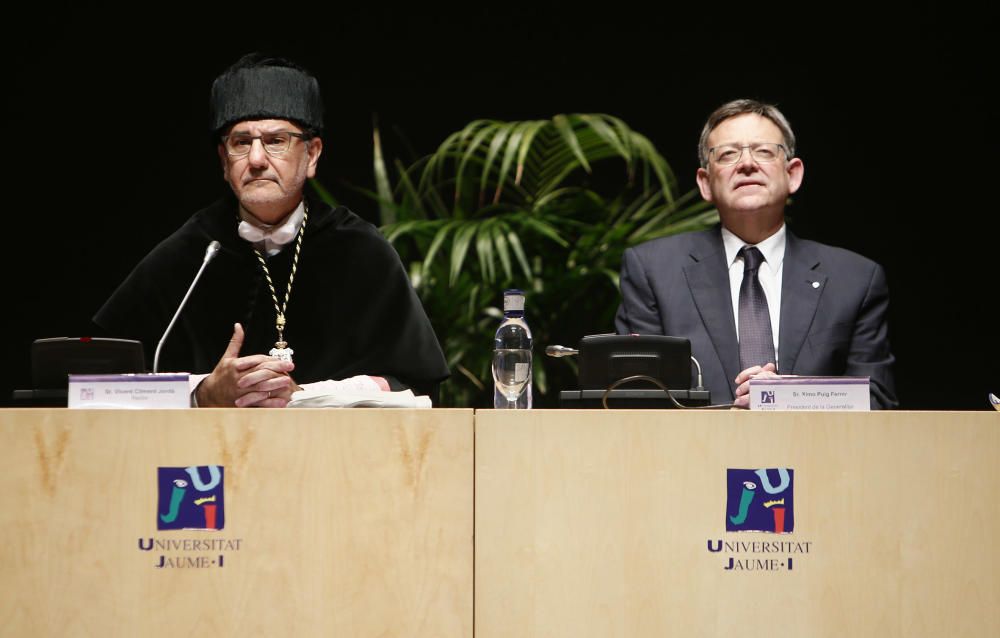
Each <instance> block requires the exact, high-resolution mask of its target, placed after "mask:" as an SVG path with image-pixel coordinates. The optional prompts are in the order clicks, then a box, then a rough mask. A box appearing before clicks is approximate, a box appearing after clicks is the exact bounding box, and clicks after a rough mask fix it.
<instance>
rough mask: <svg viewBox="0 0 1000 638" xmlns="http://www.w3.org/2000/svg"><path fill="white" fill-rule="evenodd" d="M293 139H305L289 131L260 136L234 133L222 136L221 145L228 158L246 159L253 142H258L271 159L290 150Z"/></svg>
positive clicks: (303, 136) (301, 135)
mask: <svg viewBox="0 0 1000 638" xmlns="http://www.w3.org/2000/svg"><path fill="white" fill-rule="evenodd" d="M293 137H297V138H299V139H300V140H304V139H306V136H305V135H303V134H302V133H293V132H291V131H277V132H275V133H264V134H262V135H248V134H246V133H234V134H232V135H223V136H222V144H223V146H225V147H226V153H228V154H229V156H230V157H246V156H247V155H249V154H250V149H251V148H253V141H254V140H260V143H261V146H263V147H264V151H265V152H267V154H268V155H271V156H272V157H273V156H276V155H281V154H282V153H284V152H285V151H287V150H288V149H289V148H291V146H292V138H293Z"/></svg>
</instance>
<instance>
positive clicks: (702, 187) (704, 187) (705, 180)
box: [695, 168, 712, 202]
mask: <svg viewBox="0 0 1000 638" xmlns="http://www.w3.org/2000/svg"><path fill="white" fill-rule="evenodd" d="M695 179H697V181H698V190H699V191H701V198H702V199H704V200H705V201H706V202H710V201H712V189H711V186H710V182H711V177H710V176H709V174H708V171H707V170H705V169H704V168H699V169H698V173H697V174H696V175H695Z"/></svg>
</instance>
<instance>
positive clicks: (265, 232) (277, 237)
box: [236, 202, 306, 257]
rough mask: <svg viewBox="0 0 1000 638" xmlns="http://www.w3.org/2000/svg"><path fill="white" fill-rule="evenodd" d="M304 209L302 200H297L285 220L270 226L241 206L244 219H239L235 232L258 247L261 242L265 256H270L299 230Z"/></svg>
mask: <svg viewBox="0 0 1000 638" xmlns="http://www.w3.org/2000/svg"><path fill="white" fill-rule="evenodd" d="M305 210H306V209H305V204H304V202H299V205H298V206H297V207H296V208H295V210H294V211H292V214H291V215H289V216H288V217H286V218H285V221H283V222H281V223H280V224H275V225H273V226H272V225H268V224H264V223H262V222H261V221H260V220H258V219H257V218H255V217H253V216H252V215H251V214H250V213H248V212H247V211H245V210H243V209H242V208H241V209H240V215H241V216H242V217H243V218H244V219H242V220H240V224H239V226H238V227H237V228H236V232H237V233H239V235H240V237H242V238H243V239H245V240H247V241H248V242H250V243H251V244H253V245H254V246H256V247H257V248H260V247H261V245H262V244H263V248H264V251H265V252H266V253H267V256H268V257H271V256H274V255H277V254H278V253H279V252H281V249H282V247H283V246H285V245H286V244H289V243H291V242H292V240H294V239H295V236H296V235H297V234H298V232H299V226H300V225H302V218H303V217H304V216H305ZM247 217H249V218H251V219H252V220H253V221H252V222H250V221H247V219H246V218H247Z"/></svg>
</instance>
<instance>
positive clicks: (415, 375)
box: [94, 55, 449, 407]
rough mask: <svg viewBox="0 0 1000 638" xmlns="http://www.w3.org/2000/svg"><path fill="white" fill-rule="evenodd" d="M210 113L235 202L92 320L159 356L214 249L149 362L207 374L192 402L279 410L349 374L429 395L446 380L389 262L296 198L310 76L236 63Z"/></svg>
mask: <svg viewBox="0 0 1000 638" xmlns="http://www.w3.org/2000/svg"><path fill="white" fill-rule="evenodd" d="M211 103H212V130H213V131H214V132H215V134H216V135H217V136H218V138H217V139H219V140H220V143H219V145H218V153H219V158H220V161H221V162H222V166H223V174H224V177H225V178H226V180H227V181H228V182H229V185H230V187H231V188H232V191H233V194H234V195H235V197H233V196H227V197H226V198H224V199H223V200H221V201H219V202H216V203H215V204H213V205H212V206H210V207H208V208H206V209H204V210H202V211H199V212H198V213H196V214H195V215H194V216H193V217H191V218H190V219H189V220H188V221H187V223H185V224H184V225H183V226H182V227H181V228H180V229H179V230H177V231H176V232H175V233H174V234H173V235H171V236H170V237H168V238H167V239H165V240H164V241H163V242H161V243H160V244H159V245H158V246H157V247H156V248H154V249H153V250H152V251H151V252H150V253H149V254H148V255H147V256H146V257H145V258H144V259H143V260H142V261H141V262H140V263H139V264H138V265H137V266H136V268H135V269H134V270H133V272H132V273H131V274H130V275H129V277H128V278H127V279H126V280H125V282H124V283H122V285H121V286H120V287H119V288H118V290H116V291H115V292H114V294H113V295H112V296H111V298H110V299H109V300H108V301H107V303H105V305H104V306H103V307H102V308H101V309H100V310H99V311H98V313H97V314H96V316H95V317H94V321H95V323H97V324H98V326H100V327H101V328H103V329H104V330H105V331H106V332H108V333H109V334H113V335H115V336H120V337H130V338H136V339H139V340H141V341H142V342H143V344H144V346H145V347H146V351H147V354H148V353H152V352H154V351H155V349H156V345H157V343H158V342H159V340H160V338H161V337H162V335H163V334H164V331H165V330H166V328H167V326H168V324H169V323H170V320H171V318H172V316H173V314H174V312H175V311H176V309H177V307H178V304H179V303H180V301H181V299H182V298H183V297H184V294H185V292H186V291H187V288H188V286H189V285H190V282H191V281H192V280H193V278H194V276H195V274H196V273H197V271H198V268H199V267H200V266H201V265H202V262H203V260H204V257H205V251H206V248H207V247H208V245H209V244H210V242H211V241H213V240H215V241H218V242H219V244H220V246H221V248H220V250H219V251H218V253H217V254H216V257H215V258H214V259H213V260H212V261H211V263H209V264H208V266H207V267H206V268H205V270H204V272H203V274H202V276H201V278H200V280H199V282H198V285H197V286H196V287H195V289H194V291H193V292H192V294H191V297H190V299H188V302H187V304H186V306H185V308H184V310H183V311H182V313H181V315H180V316H179V318H178V320H177V323H176V324H175V326H174V328H173V329H172V330H171V332H170V334H169V336H168V337H167V339H166V341H165V342H164V345H163V349H162V351H161V353H160V361H159V369H160V370H161V371H184V372H191V373H194V374H202V375H207V376H205V377H204V378H201V377H196V378H195V382H196V383H197V384H198V385H197V389H196V392H195V400H196V403H197V405H200V406H234V405H235V406H264V407H283V406H284V405H286V404H287V403H288V401H289V399H290V397H291V394H292V393H293V392H294V391H296V390H299V389H302V385H300V384H308V383H312V382H318V381H326V380H338V379H344V378H348V377H356V376H358V375H362V376H361V377H359V378H370V379H371V383H372V384H373V385H375V386H378V387H381V388H383V389H402V388H404V387H410V388H413V389H414V390H415V391H416V392H417V393H418V394H429V395H431V396H432V397H435V398H436V390H437V385H438V384H439V383H440V382H441V381H442V380H444V379H445V378H447V376H448V375H449V371H448V367H447V364H446V362H445V358H444V355H443V353H442V352H441V348H440V345H439V344H438V341H437V338H436V336H435V334H434V331H433V329H432V328H431V325H430V321H429V320H428V319H427V316H426V314H425V313H424V310H423V307H422V306H421V304H420V301H419V299H418V298H417V296H416V293H415V292H414V290H413V288H412V286H411V285H410V283H409V279H408V278H407V275H406V272H405V270H404V268H403V266H402V264H401V262H400V260H399V257H398V255H397V254H396V252H395V250H394V249H393V248H392V246H391V245H390V244H389V243H388V242H387V241H386V240H385V239H384V238H383V237H382V236H381V235H380V234H379V233H378V231H377V230H376V229H375V228H374V227H373V226H372V225H371V224H369V223H368V222H365V221H363V220H361V219H360V218H359V217H357V216H356V215H355V214H354V213H352V212H350V211H349V210H347V209H346V208H343V207H337V208H332V207H330V206H328V205H326V204H324V203H322V202H319V201H317V200H315V199H313V198H310V197H307V196H305V195H304V186H305V182H306V180H307V179H308V178H311V177H313V176H314V175H315V168H316V163H317V162H318V160H319V156H320V153H321V152H322V138H321V132H322V100H321V98H320V94H319V85H318V83H317V82H316V80H315V78H313V77H312V76H311V75H309V74H308V73H307V72H305V71H304V70H303V69H301V68H299V67H297V66H295V65H294V64H291V63H289V62H287V61H286V60H280V59H269V58H261V57H260V56H256V55H250V56H245V57H244V58H243V59H241V60H240V61H239V62H237V63H236V64H235V65H234V66H233V67H230V69H228V70H227V71H226V72H225V73H223V74H222V75H220V76H219V78H217V79H216V81H215V83H214V85H213V88H212V102H211ZM279 317H280V318H281V319H279ZM269 352H273V353H274V354H276V355H277V356H270V355H269V354H266V353H269ZM292 352H294V355H293V356H286V355H291V353H292ZM292 360H294V362H293V361H292Z"/></svg>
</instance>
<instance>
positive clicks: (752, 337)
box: [740, 246, 777, 370]
mask: <svg viewBox="0 0 1000 638" xmlns="http://www.w3.org/2000/svg"><path fill="white" fill-rule="evenodd" d="M740 254H741V255H743V283H742V284H740V369H742V370H746V369H747V368H749V367H751V366H762V365H764V364H765V363H777V362H776V361H775V360H774V337H773V336H772V333H771V313H770V312H768V309H767V297H765V296H764V289H763V288H762V287H761V285H760V279H759V278H758V277H757V270H758V269H759V268H760V265H761V263H763V261H764V256H763V255H762V254H760V251H759V250H758V249H757V247H756V246H744V247H743V248H741V249H740Z"/></svg>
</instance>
